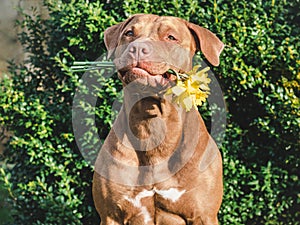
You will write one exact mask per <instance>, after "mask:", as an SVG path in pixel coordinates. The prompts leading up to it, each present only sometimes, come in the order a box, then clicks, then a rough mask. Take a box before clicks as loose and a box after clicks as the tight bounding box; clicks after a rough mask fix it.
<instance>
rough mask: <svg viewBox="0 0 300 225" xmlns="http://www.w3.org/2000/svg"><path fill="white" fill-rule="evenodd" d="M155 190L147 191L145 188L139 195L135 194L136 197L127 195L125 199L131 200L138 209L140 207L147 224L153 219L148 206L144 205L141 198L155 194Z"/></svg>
mask: <svg viewBox="0 0 300 225" xmlns="http://www.w3.org/2000/svg"><path fill="white" fill-rule="evenodd" d="M154 193H155V192H154V190H151V191H147V190H143V191H142V192H140V193H139V194H138V195H137V196H135V198H129V197H128V196H125V199H126V200H127V201H129V202H130V203H132V205H133V206H134V207H136V208H138V209H140V211H141V213H142V215H143V216H144V222H145V224H147V223H148V222H150V221H152V218H151V215H150V213H149V212H148V209H147V207H145V206H142V202H141V199H142V198H145V197H152V196H153V195H154Z"/></svg>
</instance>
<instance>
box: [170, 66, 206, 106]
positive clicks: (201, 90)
mask: <svg viewBox="0 0 300 225" xmlns="http://www.w3.org/2000/svg"><path fill="white" fill-rule="evenodd" d="M199 68H200V66H199V65H198V66H195V67H194V68H193V69H192V70H191V71H189V72H187V73H186V74H176V75H177V77H178V79H177V83H176V85H175V86H174V87H172V88H170V89H169V90H168V91H167V93H166V94H173V101H174V102H175V103H177V104H178V105H181V106H182V107H184V108H185V109H186V111H190V110H191V108H192V107H195V108H196V109H197V106H201V105H202V104H203V102H205V101H206V99H207V97H208V95H209V94H210V92H209V91H210V89H209V86H208V84H209V83H210V79H209V78H208V77H207V76H208V74H207V71H209V67H206V68H204V69H202V70H200V71H198V69H199Z"/></svg>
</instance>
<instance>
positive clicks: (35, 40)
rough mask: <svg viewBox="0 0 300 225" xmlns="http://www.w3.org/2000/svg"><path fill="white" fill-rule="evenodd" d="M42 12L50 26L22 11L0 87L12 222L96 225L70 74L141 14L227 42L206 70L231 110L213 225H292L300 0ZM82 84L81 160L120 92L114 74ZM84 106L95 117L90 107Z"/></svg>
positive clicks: (85, 6)
mask: <svg viewBox="0 0 300 225" xmlns="http://www.w3.org/2000/svg"><path fill="white" fill-rule="evenodd" d="M45 6H46V7H47V8H48V9H49V14H50V16H49V18H46V19H43V18H42V17H41V16H39V15H38V14H36V15H34V16H29V15H25V14H24V20H23V21H20V23H19V26H21V27H22V29H23V32H21V33H20V36H19V39H20V41H21V43H22V45H23V46H24V51H25V52H26V53H27V55H28V58H27V60H26V61H25V62H24V63H23V64H19V65H18V64H15V63H11V68H10V71H11V74H12V75H13V76H12V78H11V79H9V78H4V79H3V80H2V81H1V84H0V125H5V126H6V127H8V128H9V129H10V130H11V131H12V132H13V134H14V135H13V137H12V138H11V140H10V143H9V145H8V147H7V151H6V153H5V154H6V155H5V157H6V163H9V164H13V165H14V167H13V169H9V168H10V167H3V168H2V171H3V173H2V174H1V176H2V179H0V180H5V181H6V183H5V185H4V188H6V189H7V190H8V193H11V194H10V195H9V196H10V198H11V199H10V201H9V202H10V204H11V205H12V207H13V209H14V211H13V214H14V215H13V218H14V221H13V222H12V223H11V224H47V225H50V224H85V225H88V224H98V223H99V218H98V216H97V214H96V212H95V209H94V207H93V201H92V197H91V181H92V167H91V166H90V165H89V163H88V162H87V161H86V160H85V159H84V158H83V157H82V155H81V152H80V151H79V150H78V147H77V144H76V142H75V138H74V133H73V130H72V104H73V99H74V95H75V91H76V90H77V88H78V87H79V86H82V83H80V77H81V76H82V74H80V73H71V72H70V71H69V67H70V65H72V63H73V62H74V61H75V60H76V61H84V60H89V61H93V60H96V59H97V58H98V57H99V56H101V55H103V54H104V53H105V51H106V50H105V48H104V44H103V31H104V30H105V28H107V27H109V26H111V25H113V24H116V23H117V22H120V21H122V20H123V19H125V18H126V17H127V16H129V15H131V14H134V13H138V12H144V13H155V14H160V15H174V16H179V17H182V18H184V19H187V20H189V21H191V22H194V23H196V24H199V25H202V26H204V27H207V28H209V29H210V30H211V31H213V32H214V33H216V34H217V35H218V36H219V37H220V39H221V40H222V41H223V42H224V43H225V44H226V47H225V50H224V52H223V53H222V57H221V64H220V66H219V67H218V68H215V69H214V72H215V75H216V77H217V79H218V80H219V83H220V85H221V87H222V89H223V92H224V95H225V98H226V102H227V105H228V126H227V129H226V136H225V139H224V141H223V143H222V146H221V151H222V154H223V159H224V201H223V205H222V208H221V211H220V214H219V219H220V224H230V225H231V224H237V225H238V224H249V225H250V224H251V225H253V224H266V225H273V224H274V225H275V224H276V225H287V224H292V225H297V224H300V222H299V221H300V213H299V212H300V207H299V205H300V193H299V189H300V181H299V172H298V171H299V163H300V160H299V157H297V156H299V149H300V148H299V147H300V146H299V140H298V135H299V124H300V121H299V110H298V109H299V86H300V85H299V80H300V75H299V64H300V63H299V52H300V51H299V50H300V49H299V43H300V42H299V37H300V34H299V33H300V32H299V26H298V24H299V10H298V9H299V1H298V0H296V1H289V2H287V1H275V0H269V1H261V0H254V1H251V2H249V1H246V0H241V1H228V0H223V1H222V0H220V1H216V0H214V1H213V0H206V1H194V0H185V1H183V0H178V1H158V0H149V1H141V2H137V1H133V0H125V1H119V0H117V1H96V0H94V1H92V0H90V1H86V0H77V1H75V0H60V1H52V0H47V1H46V2H45ZM91 76H92V77H93V79H95V80H94V81H95V85H93V86H92V87H86V89H83V92H84V91H86V93H90V92H92V93H93V94H94V96H95V97H98V102H97V106H98V107H97V110H96V116H97V118H96V119H97V124H98V126H97V129H90V128H89V126H88V124H89V123H90V121H89V120H88V119H87V120H84V121H83V124H81V125H82V127H83V130H82V131H81V132H82V139H81V140H80V142H81V143H82V146H81V147H84V149H85V150H86V151H87V152H89V151H92V150H96V149H95V146H94V145H93V143H94V144H97V142H96V141H94V140H93V137H94V135H95V134H98V133H99V135H100V137H101V138H105V136H106V134H107V132H108V128H109V126H110V125H111V118H112V117H111V114H112V103H113V101H114V100H115V99H116V98H119V97H120V96H119V95H118V93H119V90H120V88H121V87H120V82H119V81H116V79H113V78H114V77H112V78H110V79H103V76H102V74H101V73H97V74H96V76H94V75H93V74H91ZM81 107H82V109H91V110H92V111H86V112H87V113H90V114H91V115H92V114H93V113H94V111H93V110H94V109H93V104H92V103H91V102H88V101H87V102H85V104H84V105H81ZM207 122H208V123H209V121H207ZM93 141H94V142H93ZM93 148H94V149H93ZM0 204H1V203H0Z"/></svg>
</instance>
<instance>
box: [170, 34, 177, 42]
mask: <svg viewBox="0 0 300 225" xmlns="http://www.w3.org/2000/svg"><path fill="white" fill-rule="evenodd" d="M168 39H169V40H171V41H177V39H176V38H175V37H174V36H173V35H169V36H168Z"/></svg>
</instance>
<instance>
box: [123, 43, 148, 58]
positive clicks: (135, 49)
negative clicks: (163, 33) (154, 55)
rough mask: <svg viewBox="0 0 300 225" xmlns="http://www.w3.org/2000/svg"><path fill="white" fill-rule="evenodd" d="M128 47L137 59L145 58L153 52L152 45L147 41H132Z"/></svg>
mask: <svg viewBox="0 0 300 225" xmlns="http://www.w3.org/2000/svg"><path fill="white" fill-rule="evenodd" d="M128 48H129V54H130V55H131V56H132V57H133V58H135V59H136V60H141V59H145V58H147V56H148V55H150V53H151V45H149V44H147V43H146V42H132V43H130V44H129V46H128Z"/></svg>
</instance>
